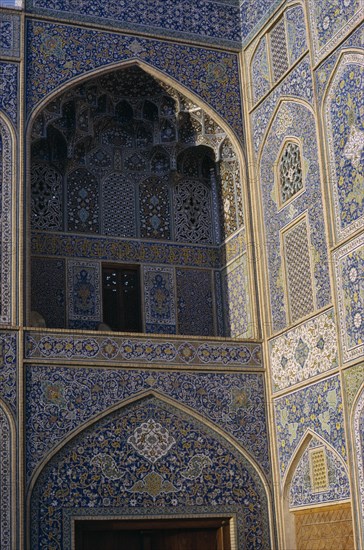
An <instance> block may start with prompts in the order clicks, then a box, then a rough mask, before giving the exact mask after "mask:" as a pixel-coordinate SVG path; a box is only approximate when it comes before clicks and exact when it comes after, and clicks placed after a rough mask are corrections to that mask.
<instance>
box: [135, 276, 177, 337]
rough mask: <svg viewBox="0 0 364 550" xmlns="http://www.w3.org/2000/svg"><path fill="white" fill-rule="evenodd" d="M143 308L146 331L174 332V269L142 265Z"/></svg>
mask: <svg viewBox="0 0 364 550" xmlns="http://www.w3.org/2000/svg"><path fill="white" fill-rule="evenodd" d="M143 280H144V308H145V322H146V332H157V331H158V329H160V330H162V329H163V332H164V331H165V330H166V331H167V332H168V333H169V332H170V333H171V334H174V333H175V332H176V297H175V296H176V289H175V284H174V269H173V268H170V267H154V266H144V268H143Z"/></svg>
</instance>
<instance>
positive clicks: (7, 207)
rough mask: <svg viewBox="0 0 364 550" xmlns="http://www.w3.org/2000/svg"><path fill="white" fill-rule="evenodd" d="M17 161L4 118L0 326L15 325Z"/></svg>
mask: <svg viewBox="0 0 364 550" xmlns="http://www.w3.org/2000/svg"><path fill="white" fill-rule="evenodd" d="M0 68H1V67H0ZM0 89H1V84H0ZM0 108H1V95H0ZM13 162H14V161H13V142H12V139H11V133H10V128H9V127H8V125H7V124H5V121H3V119H2V118H1V117H0V296H1V300H0V325H1V324H5V325H10V324H11V322H12V259H13V253H14V251H13V242H14V236H13V234H12V211H13V195H14V192H13V179H14V169H13Z"/></svg>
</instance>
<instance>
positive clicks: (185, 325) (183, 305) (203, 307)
mask: <svg viewBox="0 0 364 550" xmlns="http://www.w3.org/2000/svg"><path fill="white" fill-rule="evenodd" d="M176 284H177V311H178V334H191V335H196V336H213V335H214V333H215V330H214V307H213V292H212V272H211V271H210V270H202V269H201V270H197V269H176Z"/></svg>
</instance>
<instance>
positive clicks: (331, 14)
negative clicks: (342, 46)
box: [308, 0, 364, 63]
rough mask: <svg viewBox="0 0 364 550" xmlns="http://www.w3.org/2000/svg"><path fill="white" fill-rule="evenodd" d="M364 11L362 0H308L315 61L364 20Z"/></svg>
mask: <svg viewBox="0 0 364 550" xmlns="http://www.w3.org/2000/svg"><path fill="white" fill-rule="evenodd" d="M363 13H364V9H363V4H362V2H361V1H360V0H326V1H325V2H320V3H317V2H316V1H315V0H308V14H309V17H310V24H311V32H312V38H313V44H314V48H313V56H314V62H315V63H317V62H318V61H319V60H320V59H321V58H322V57H324V56H325V55H326V54H328V53H329V52H330V50H333V49H334V47H335V46H336V45H338V44H339V42H341V40H342V39H343V38H344V36H345V35H347V34H349V32H350V30H352V29H353V28H354V27H355V26H356V25H357V23H359V22H360V21H362V20H363Z"/></svg>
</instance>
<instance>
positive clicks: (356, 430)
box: [352, 389, 364, 529]
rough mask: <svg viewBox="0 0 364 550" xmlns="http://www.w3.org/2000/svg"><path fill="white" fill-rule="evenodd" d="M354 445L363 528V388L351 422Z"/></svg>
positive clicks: (363, 526) (363, 525)
mask: <svg viewBox="0 0 364 550" xmlns="http://www.w3.org/2000/svg"><path fill="white" fill-rule="evenodd" d="M352 429H353V431H352V433H353V436H354V447H355V455H356V466H357V481H358V489H359V495H358V496H359V507H360V510H361V514H359V516H360V517H361V524H362V529H364V389H363V390H362V392H361V394H360V397H359V399H358V401H357V404H356V408H355V412H354V422H353V427H352Z"/></svg>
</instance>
